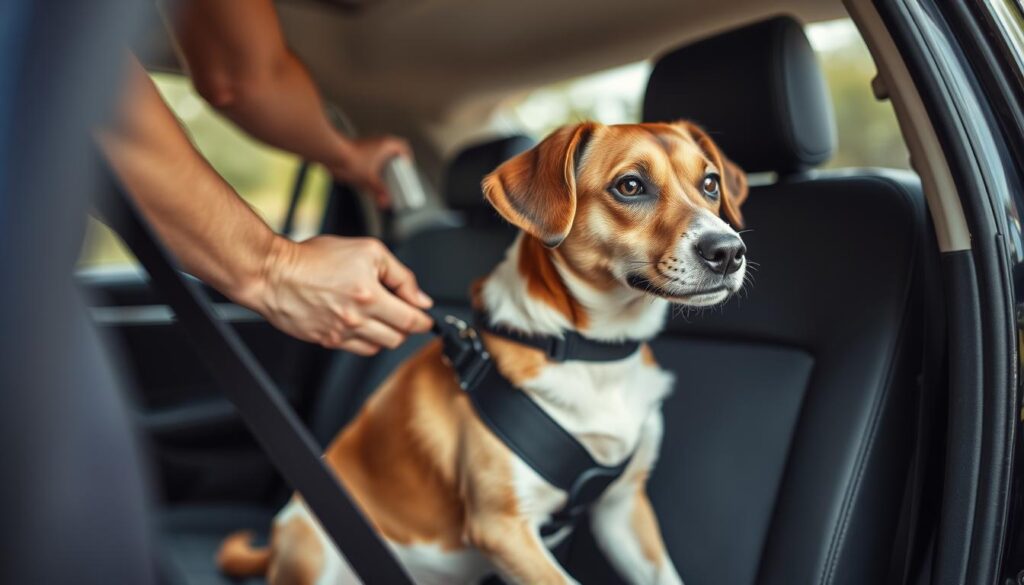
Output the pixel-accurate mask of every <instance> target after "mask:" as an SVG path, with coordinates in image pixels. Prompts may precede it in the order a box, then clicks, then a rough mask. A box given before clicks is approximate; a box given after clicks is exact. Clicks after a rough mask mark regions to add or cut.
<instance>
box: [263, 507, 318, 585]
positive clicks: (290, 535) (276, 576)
mask: <svg viewBox="0 0 1024 585" xmlns="http://www.w3.org/2000/svg"><path fill="white" fill-rule="evenodd" d="M271 548H272V550H273V552H274V555H273V559H272V560H271V563H270V567H269V569H268V571H267V581H268V582H270V583H273V584H274V585H313V584H314V583H316V581H317V578H318V577H319V576H320V571H321V570H323V566H324V549H323V546H322V545H321V543H320V539H319V538H317V535H316V532H314V530H313V527H312V526H311V525H310V524H309V522H307V521H306V520H305V519H303V518H291V519H289V520H287V521H285V522H284V523H282V524H279V525H275V526H274V530H273V533H272V535H271Z"/></svg>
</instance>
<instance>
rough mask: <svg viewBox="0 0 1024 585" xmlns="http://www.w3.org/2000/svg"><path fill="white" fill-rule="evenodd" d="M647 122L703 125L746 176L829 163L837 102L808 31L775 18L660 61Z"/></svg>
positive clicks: (648, 99) (653, 77)
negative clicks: (686, 121)
mask: <svg viewBox="0 0 1024 585" xmlns="http://www.w3.org/2000/svg"><path fill="white" fill-rule="evenodd" d="M643 116H644V121H646V122H664V121H671V120H677V119H680V118H685V119H689V120H693V121H694V122H696V123H697V124H699V125H700V126H701V127H703V128H704V129H705V130H706V131H707V132H708V133H709V134H710V135H711V137H712V138H713V139H714V140H715V142H716V143H717V144H718V146H719V147H720V148H721V149H722V151H723V152H724V153H725V155H726V156H727V157H729V158H730V159H732V160H733V161H734V162H736V164H738V165H739V166H740V167H742V168H743V170H745V171H747V172H748V173H757V172H765V171H775V172H778V173H780V174H785V173H791V172H795V171H800V170H803V169H807V168H809V167H813V166H815V165H818V164H821V163H823V162H825V161H826V160H828V158H829V157H830V156H831V155H832V150H833V148H834V147H835V122H834V120H833V119H832V102H831V101H830V100H829V97H828V90H827V88H826V86H825V80H824V78H823V77H822V74H821V70H820V69H819V68H818V64H817V61H816V59H815V56H814V51H813V50H812V49H811V45H810V43H808V42H807V37H806V36H804V31H803V27H801V26H800V24H799V23H797V22H796V21H795V20H793V19H792V18H790V17H788V16H782V17H776V18H772V19H770V20H766V21H763V22H759V23H757V24H753V25H750V26H746V27H743V28H739V29H736V30H733V31H730V32H726V33H723V34H720V35H717V36H714V37H711V38H709V39H705V40H703V41H700V42H698V43H695V44H692V45H689V46H687V47H682V48H680V49H677V50H675V51H673V52H671V53H669V54H667V55H664V56H662V57H661V59H659V60H658V62H657V64H656V65H655V66H654V70H653V71H652V72H651V78H650V81H648V83H647V93H646V95H645V97H644V114H643Z"/></svg>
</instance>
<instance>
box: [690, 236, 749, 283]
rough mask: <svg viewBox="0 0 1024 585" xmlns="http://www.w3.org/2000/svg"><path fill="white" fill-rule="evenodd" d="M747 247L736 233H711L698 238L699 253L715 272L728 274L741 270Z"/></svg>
mask: <svg viewBox="0 0 1024 585" xmlns="http://www.w3.org/2000/svg"><path fill="white" fill-rule="evenodd" d="M746 253H747V247H746V246H745V245H744V244H743V240H741V239H740V238H739V236H737V235H735V234H728V233H710V234H704V235H703V236H701V237H700V239H699V240H697V254H699V255H700V257H701V258H703V259H704V263H705V264H707V265H708V268H710V269H711V271H712V272H714V273H715V274H721V275H723V276H724V275H728V274H731V273H733V272H736V271H737V270H739V268H740V265H742V264H743V256H744V254H746Z"/></svg>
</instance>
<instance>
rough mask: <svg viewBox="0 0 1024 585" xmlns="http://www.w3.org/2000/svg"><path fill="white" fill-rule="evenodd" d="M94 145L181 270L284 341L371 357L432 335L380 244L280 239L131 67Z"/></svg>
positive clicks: (417, 300) (418, 302)
mask: <svg viewBox="0 0 1024 585" xmlns="http://www.w3.org/2000/svg"><path fill="white" fill-rule="evenodd" d="M97 135H98V142H99V144H100V147H101V149H102V150H103V152H104V153H105V154H106V156H107V158H108V159H109V161H110V163H111V166H112V167H113V169H114V172H115V173H116V174H117V175H118V177H119V178H120V179H121V181H122V182H123V183H124V185H125V187H126V189H127V190H128V192H129V193H131V195H132V197H133V199H134V201H135V202H136V204H137V205H138V207H139V209H140V210H141V211H142V213H143V215H145V217H146V219H147V220H148V221H149V222H150V223H151V224H152V225H153V226H154V228H155V229H156V231H157V232H158V234H159V235H160V237H161V239H163V241H164V242H165V243H166V244H167V246H168V247H170V249H171V250H172V251H174V253H175V255H176V256H177V257H178V259H179V260H180V261H181V263H182V265H183V267H184V268H185V269H186V270H188V271H189V272H190V273H192V274H194V275H196V276H197V277H199V278H200V279H202V280H203V281H205V282H207V283H208V284H210V285H211V286H213V287H214V288H216V289H218V290H220V291H221V292H222V293H224V294H225V295H226V296H228V297H229V298H230V299H232V300H234V301H235V302H237V303H239V304H241V305H243V306H246V307H249V308H251V309H253V310H255V311H257V312H258V313H260V314H261V315H263V316H264V317H266V318H267V320H268V321H269V322H270V323H272V324H273V325H275V326H276V327H278V328H279V329H281V330H283V331H285V332H286V333H289V334H291V335H294V336H295V337H298V338H300V339H304V340H306V341H311V342H316V343H320V344H322V345H325V346H327V347H336V348H341V349H346V350H350V351H354V352H356V353H362V354H369V353H374V352H376V351H377V350H378V349H379V348H380V347H382V346H386V347H394V346H396V345H398V344H399V343H401V342H402V341H403V340H404V338H405V336H406V335H407V334H408V333H410V332H417V331H424V330H426V329H427V328H428V327H429V325H430V320H429V318H428V317H427V316H426V315H425V314H424V313H423V312H422V311H420V310H419V308H425V307H427V306H429V304H430V301H429V299H428V298H427V297H426V295H424V294H423V293H422V291H420V290H419V288H418V286H417V284H416V280H415V278H414V276H413V275H412V273H411V272H409V270H408V269H407V268H405V267H404V266H403V265H402V264H401V263H399V262H398V260H396V259H395V258H394V257H393V256H392V255H391V253H390V252H388V251H387V249H386V248H385V247H384V246H383V245H381V244H380V243H379V242H378V241H376V240H371V239H350V238H335V237H330V236H321V237H318V238H313V239H311V240H307V241H305V242H301V243H296V242H292V241H290V240H288V239H286V238H283V237H281V236H279V235H277V234H275V233H274V232H273V231H272V230H271V229H270V228H269V227H268V226H267V225H266V223H264V222H263V220H262V219H260V218H259V216H257V215H256V213H255V212H253V211H252V209H250V208H249V206H248V205H246V203H245V202H244V201H243V200H242V199H241V198H240V197H239V196H238V195H237V194H236V193H235V192H234V190H233V189H232V188H231V187H230V185H228V184H227V183H226V182H225V181H224V180H223V179H222V178H221V177H220V176H219V175H217V173H216V172H215V171H214V170H213V169H212V168H211V167H210V166H209V164H208V163H207V162H206V161H205V160H204V159H203V157H202V156H201V155H200V154H199V153H198V151H196V150H195V148H194V147H193V146H192V144H191V143H190V142H189V140H188V138H187V136H186V135H185V133H184V132H183V131H182V129H181V127H180V126H179V125H178V121H177V120H176V119H175V117H174V115H173V114H172V113H171V111H170V110H169V109H168V108H167V106H166V105H165V104H164V102H163V100H162V99H161V98H160V95H159V93H158V92H157V89H156V86H155V85H154V84H153V82H152V81H151V80H150V79H149V76H148V75H147V74H146V72H145V71H144V70H143V68H142V66H141V65H139V63H138V62H137V61H136V60H135V59H134V58H131V59H130V61H129V66H128V73H127V75H126V84H125V90H124V92H123V94H122V99H121V102H120V104H119V107H118V111H117V116H116V119H115V120H114V121H113V122H111V123H110V124H109V125H107V126H105V127H103V128H101V129H99V130H98V132H97ZM392 291H393V292H392ZM417 307H419V308H417Z"/></svg>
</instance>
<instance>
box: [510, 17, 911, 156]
mask: <svg viewBox="0 0 1024 585" xmlns="http://www.w3.org/2000/svg"><path fill="white" fill-rule="evenodd" d="M807 36H808V38H809V40H810V42H811V45H812V46H813V47H814V50H815V52H816V53H817V55H818V61H819V63H820V64H821V67H822V70H823V71H824V74H825V80H826V82H827V84H828V87H829V91H830V93H831V96H832V102H833V106H834V109H835V118H836V126H837V134H838V142H839V143H838V148H837V150H836V153H835V156H833V158H832V160H831V161H829V162H828V163H827V164H826V165H825V167H826V168H828V167H860V166H882V167H894V168H909V155H908V154H907V150H906V146H905V145H904V142H903V137H902V136H901V135H900V131H899V126H898V125H897V123H896V117H895V115H894V113H893V110H892V106H891V105H890V104H889V103H888V102H879V101H878V100H876V99H875V98H874V95H873V94H872V92H871V78H872V77H873V76H874V75H875V65H874V62H873V61H872V60H871V55H870V53H869V52H868V49H867V47H866V46H865V45H864V41H863V40H862V39H861V37H860V34H859V33H858V32H857V29H856V27H855V26H854V25H853V22H852V21H850V20H849V19H842V20H835V21H829V22H823V23H817V24H812V25H810V26H808V27H807ZM650 70H651V64H650V63H649V62H647V61H643V62H639V63H633V64H630V65H626V66H623V67H616V68H614V69H610V70H607V71H602V72H600V73H596V74H593V75H587V76H584V77H579V78H576V79H571V80H568V81H564V82H560V83H556V84H553V85H549V86H545V87H541V88H539V89H536V90H534V91H532V92H530V93H528V94H527V95H525V96H520V97H517V98H516V99H514V100H511V101H510V102H509V103H508V104H506V105H505V107H503V108H501V109H500V111H499V114H498V115H499V122H504V123H505V125H511V126H513V127H515V128H517V129H521V130H522V131H525V132H526V133H528V134H530V135H532V136H534V137H535V138H537V139H540V138H543V137H544V136H545V135H547V134H548V133H549V132H551V131H552V130H554V129H555V128H557V127H559V126H561V125H563V124H569V123H573V122H578V121H581V120H587V119H591V120H598V121H600V122H603V123H606V124H618V123H623V122H635V121H637V120H639V119H640V110H641V107H642V104H643V95H644V88H645V86H646V84H647V78H648V75H649V74H650Z"/></svg>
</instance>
